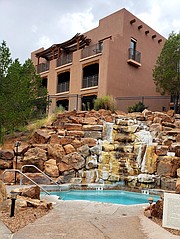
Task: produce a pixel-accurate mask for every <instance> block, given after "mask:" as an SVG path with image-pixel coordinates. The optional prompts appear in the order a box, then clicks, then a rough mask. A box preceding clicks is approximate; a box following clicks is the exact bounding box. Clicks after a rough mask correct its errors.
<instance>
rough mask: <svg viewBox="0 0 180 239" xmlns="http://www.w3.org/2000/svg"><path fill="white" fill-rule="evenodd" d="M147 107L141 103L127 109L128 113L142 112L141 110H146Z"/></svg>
mask: <svg viewBox="0 0 180 239" xmlns="http://www.w3.org/2000/svg"><path fill="white" fill-rule="evenodd" d="M147 108H148V106H145V105H144V104H143V103H142V102H140V101H139V102H138V103H136V104H135V105H132V106H129V107H128V112H129V113H132V112H142V111H143V110H145V109H147Z"/></svg>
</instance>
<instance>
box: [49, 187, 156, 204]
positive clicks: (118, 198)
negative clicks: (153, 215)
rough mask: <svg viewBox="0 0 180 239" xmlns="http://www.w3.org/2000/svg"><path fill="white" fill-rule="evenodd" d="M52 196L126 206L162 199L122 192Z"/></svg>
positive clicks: (62, 192) (102, 191) (75, 193)
mask: <svg viewBox="0 0 180 239" xmlns="http://www.w3.org/2000/svg"><path fill="white" fill-rule="evenodd" d="M51 194H52V195H57V196H59V197H60V199H61V200H88V201H95V202H106V203H113V204H124V205H133V204H144V203H148V198H149V197H153V199H154V201H157V200H159V199H160V197H159V196H154V195H150V194H143V193H134V192H128V191H122V190H70V191H60V192H51Z"/></svg>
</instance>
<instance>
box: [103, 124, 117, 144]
mask: <svg viewBox="0 0 180 239" xmlns="http://www.w3.org/2000/svg"><path fill="white" fill-rule="evenodd" d="M113 125H114V123H109V122H104V138H103V140H107V141H108V142H110V143H112V142H113Z"/></svg>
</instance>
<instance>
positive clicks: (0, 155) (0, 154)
mask: <svg viewBox="0 0 180 239" xmlns="http://www.w3.org/2000/svg"><path fill="white" fill-rule="evenodd" d="M13 157H14V152H13V151H12V150H0V159H4V160H12V159H13Z"/></svg>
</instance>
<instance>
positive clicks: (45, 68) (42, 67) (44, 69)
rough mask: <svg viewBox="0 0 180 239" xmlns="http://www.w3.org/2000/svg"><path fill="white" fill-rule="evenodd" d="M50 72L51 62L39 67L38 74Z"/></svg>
mask: <svg viewBox="0 0 180 239" xmlns="http://www.w3.org/2000/svg"><path fill="white" fill-rule="evenodd" d="M48 70H49V62H46V63H41V64H39V65H37V73H41V72H44V71H48Z"/></svg>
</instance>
